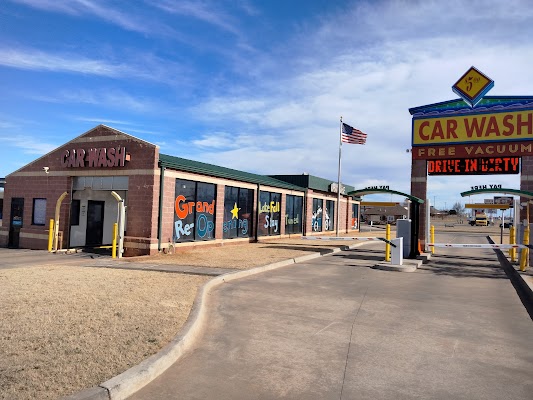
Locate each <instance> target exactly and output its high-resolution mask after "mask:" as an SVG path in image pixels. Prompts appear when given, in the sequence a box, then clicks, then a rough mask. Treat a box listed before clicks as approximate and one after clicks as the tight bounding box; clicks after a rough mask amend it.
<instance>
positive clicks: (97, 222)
mask: <svg viewBox="0 0 533 400" xmlns="http://www.w3.org/2000/svg"><path fill="white" fill-rule="evenodd" d="M104 205H105V202H104V201H95V200H89V204H88V205H87V208H88V209H87V231H86V233H85V245H86V246H101V245H102V239H103V236H104Z"/></svg>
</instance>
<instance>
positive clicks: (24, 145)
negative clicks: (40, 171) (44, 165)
mask: <svg viewBox="0 0 533 400" xmlns="http://www.w3.org/2000/svg"><path fill="white" fill-rule="evenodd" d="M0 141H1V142H2V143H3V144H4V145H9V146H12V147H16V148H19V149H22V151H23V153H24V154H32V155H39V156H42V155H43V154H46V153H48V152H50V151H52V150H53V149H55V148H56V147H57V145H55V144H50V143H45V142H43V141H42V140H41V139H37V138H35V137H31V136H24V135H10V136H0Z"/></svg>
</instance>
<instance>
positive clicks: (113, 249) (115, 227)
mask: <svg viewBox="0 0 533 400" xmlns="http://www.w3.org/2000/svg"><path fill="white" fill-rule="evenodd" d="M117 232H118V224H117V223H116V222H115V223H114V224H113V243H112V244H111V257H112V258H117Z"/></svg>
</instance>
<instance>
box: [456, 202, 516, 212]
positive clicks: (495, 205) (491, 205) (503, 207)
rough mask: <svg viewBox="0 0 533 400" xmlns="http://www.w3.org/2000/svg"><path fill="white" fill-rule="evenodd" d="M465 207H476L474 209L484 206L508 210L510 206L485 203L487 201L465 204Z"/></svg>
mask: <svg viewBox="0 0 533 400" xmlns="http://www.w3.org/2000/svg"><path fill="white" fill-rule="evenodd" d="M465 208H474V209H482V208H490V209H495V210H507V209H508V208H510V206H509V204H485V203H477V204H465Z"/></svg>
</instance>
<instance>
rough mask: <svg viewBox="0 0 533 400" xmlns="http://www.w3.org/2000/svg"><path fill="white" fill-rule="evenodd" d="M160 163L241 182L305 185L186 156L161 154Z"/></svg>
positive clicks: (300, 187)
mask: <svg viewBox="0 0 533 400" xmlns="http://www.w3.org/2000/svg"><path fill="white" fill-rule="evenodd" d="M159 164H160V165H161V166H162V167H167V168H172V169H176V170H179V171H186V172H192V173H195V174H201V175H207V176H215V177H217V178H226V179H232V180H236V181H240V182H246V183H255V184H259V185H265V186H272V187H276V188H281V189H289V190H298V191H304V187H302V186H298V185H295V184H291V183H287V182H283V181H280V180H278V179H275V178H272V177H270V176H266V175H258V174H252V173H250V172H243V171H238V170H236V169H231V168H226V167H220V166H218V165H213V164H207V163H203V162H199V161H193V160H187V159H185V158H181V157H174V156H169V155H166V154H159Z"/></svg>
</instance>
